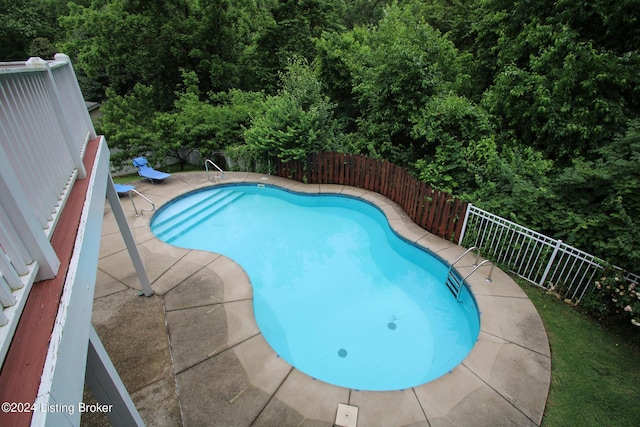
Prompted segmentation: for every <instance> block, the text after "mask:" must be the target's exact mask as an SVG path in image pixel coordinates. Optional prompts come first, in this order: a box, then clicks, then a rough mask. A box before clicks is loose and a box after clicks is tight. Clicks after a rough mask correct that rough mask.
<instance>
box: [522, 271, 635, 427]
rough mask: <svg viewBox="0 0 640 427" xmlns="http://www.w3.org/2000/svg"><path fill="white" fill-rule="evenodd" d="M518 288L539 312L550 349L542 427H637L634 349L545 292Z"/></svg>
mask: <svg viewBox="0 0 640 427" xmlns="http://www.w3.org/2000/svg"><path fill="white" fill-rule="evenodd" d="M521 286H522V287H523V289H524V290H525V292H526V293H527V295H529V298H530V299H531V301H532V302H533V304H534V305H535V306H536V308H537V309H538V313H540V316H541V317H542V321H543V322H544V325H545V327H546V329H547V333H548V336H549V343H550V345H551V369H552V372H551V388H550V390H549V399H548V401H547V407H546V409H545V415H544V419H543V422H542V425H543V426H547V427H556V426H571V427H573V426H629V427H631V426H640V352H639V351H638V349H636V348H633V347H632V346H631V345H629V344H627V343H626V342H625V341H624V340H623V339H622V338H620V337H618V336H617V335H615V334H613V333H612V332H609V331H607V330H606V329H604V328H602V327H601V326H599V325H597V324H596V323H595V322H594V321H593V320H591V319H590V318H589V317H587V316H585V315H584V314H582V313H580V312H578V311H577V310H575V309H574V308H572V307H570V306H568V305H567V304H565V303H564V302H562V301H561V300H559V299H557V298H556V297H555V296H553V295H548V294H546V292H545V291H544V290H541V289H539V288H536V287H534V286H531V285H528V284H521ZM637 333H639V334H640V328H639V329H638V331H637Z"/></svg>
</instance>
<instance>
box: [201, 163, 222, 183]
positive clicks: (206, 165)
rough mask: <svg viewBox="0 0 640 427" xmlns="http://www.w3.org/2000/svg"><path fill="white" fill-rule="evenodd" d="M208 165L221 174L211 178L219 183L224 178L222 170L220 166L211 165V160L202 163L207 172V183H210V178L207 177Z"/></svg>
mask: <svg viewBox="0 0 640 427" xmlns="http://www.w3.org/2000/svg"><path fill="white" fill-rule="evenodd" d="M209 163H211V165H212V166H213V167H214V168H216V169H218V171H219V172H220V173H221V174H222V175H214V176H213V178H214V179H217V180H218V181H220V180H221V179H222V178H224V171H223V170H222V168H220V166H218V165H216V164H215V163H213V161H212V160H211V159H207V160H205V161H204V168H205V169H206V170H207V179H208V180H209V181H212V180H211V178H210V177H209Z"/></svg>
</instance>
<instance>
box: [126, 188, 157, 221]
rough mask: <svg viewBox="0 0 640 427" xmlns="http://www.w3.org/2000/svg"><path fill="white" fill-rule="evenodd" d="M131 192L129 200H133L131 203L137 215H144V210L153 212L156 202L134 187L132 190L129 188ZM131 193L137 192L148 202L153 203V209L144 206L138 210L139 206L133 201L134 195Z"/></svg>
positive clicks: (129, 192)
mask: <svg viewBox="0 0 640 427" xmlns="http://www.w3.org/2000/svg"><path fill="white" fill-rule="evenodd" d="M127 193H128V194H129V200H131V205H132V206H133V211H134V212H135V213H136V216H144V212H145V211H147V212H153V211H155V210H156V204H155V203H153V202H152V201H151V200H150V199H149V198H148V197H145V195H144V194H142V193H140V192H139V191H137V190H136V189H134V188H132V189H131V190H129V191H128V192H127ZM131 193H136V194H137V195H138V196H140V197H142V198H143V199H145V200H146V201H147V202H149V203H150V204H151V209H149V208H142V209H140V211H139V212H138V208H136V204H135V203H134V202H133V195H132V194H131Z"/></svg>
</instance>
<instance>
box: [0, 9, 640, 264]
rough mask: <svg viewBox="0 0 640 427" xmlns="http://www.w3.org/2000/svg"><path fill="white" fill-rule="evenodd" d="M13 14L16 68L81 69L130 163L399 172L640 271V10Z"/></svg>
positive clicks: (106, 128) (8, 46) (5, 18)
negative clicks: (148, 159) (142, 157)
mask: <svg viewBox="0 0 640 427" xmlns="http://www.w3.org/2000/svg"><path fill="white" fill-rule="evenodd" d="M0 2H2V4H3V6H2V8H3V10H6V11H7V12H6V13H5V14H3V15H1V16H0V19H1V20H2V24H3V25H0V40H2V41H3V43H2V48H1V49H0V58H1V59H5V60H13V59H18V58H21V57H25V56H27V55H31V54H39V55H43V56H49V55H50V54H51V52H52V45H54V46H55V47H56V48H57V49H59V50H60V51H64V52H65V53H67V54H69V55H70V56H71V57H72V59H73V60H74V65H75V68H76V71H77V73H78V75H79V78H80V80H81V84H82V86H83V90H84V93H85V95H86V96H87V97H89V98H91V99H92V100H96V101H101V102H102V103H103V108H102V109H103V112H104V117H103V121H102V125H101V131H102V132H104V133H105V135H106V136H107V139H108V141H109V143H110V145H111V146H113V147H115V148H119V149H120V151H118V153H117V154H116V155H114V160H115V161H116V163H117V162H126V161H128V160H129V159H130V158H131V157H133V156H136V155H139V154H147V155H150V156H153V157H155V160H157V161H162V160H163V159H164V158H166V156H173V157H177V158H179V159H181V160H182V161H186V160H187V159H188V158H189V155H190V153H192V152H194V151H198V152H200V153H202V154H203V155H205V156H206V155H209V154H210V153H212V152H213V151H215V150H221V149H224V150H226V151H227V153H229V154H232V155H234V156H236V157H238V158H242V159H244V161H245V163H244V164H245V165H248V164H249V163H251V164H254V165H255V164H256V162H258V163H259V162H260V161H261V160H260V159H264V158H265V156H279V157H281V158H283V159H290V158H301V157H303V156H305V155H306V154H307V153H309V152H312V151H316V150H343V151H350V152H355V153H362V154H367V155H370V156H375V157H383V158H387V159H389V160H390V161H393V162H394V163H397V164H399V165H402V166H404V167H407V168H409V170H410V171H411V172H412V173H414V174H415V176H417V177H419V178H420V179H422V180H424V181H426V182H428V183H429V184H432V185H434V186H436V187H439V188H442V189H446V190H448V191H451V192H453V193H455V194H457V195H460V196H462V197H464V198H465V199H467V200H469V201H471V202H473V203H474V204H476V205H479V206H480V207H482V208H485V209H488V210H490V211H492V212H494V213H496V214H499V215H501V216H504V217H507V218H509V219H512V220H514V221H517V222H519V223H521V224H523V225H526V226H529V227H532V228H535V229H538V230H540V231H543V232H546V233H549V234H552V235H554V236H555V237H558V238H562V239H563V240H564V241H565V242H567V243H569V244H573V245H575V246H578V247H579V248H581V249H583V250H585V251H588V252H591V253H594V254H596V255H598V256H600V257H602V258H604V259H606V260H608V261H610V262H612V263H613V264H617V265H620V266H621V267H623V268H626V269H629V270H632V271H634V270H635V271H636V272H638V270H639V268H638V267H637V266H638V265H640V249H638V242H639V241H640V231H639V228H638V226H637V222H638V221H639V220H638V218H639V214H640V192H639V191H638V190H639V187H640V155H639V154H638V153H639V150H640V91H639V90H638V87H640V85H639V83H640V74H639V73H638V70H639V69H640V26H638V25H637V22H638V19H640V3H639V2H637V1H633V0H619V1H611V0H594V1H591V2H587V3H584V2H582V3H580V2H578V3H576V2H571V1H568V0H561V1H551V0H541V1H537V2H531V1H522V0H516V1H505V0H429V1H418V0H405V1H392V0H381V1H370V0H354V1H348V2H347V1H342V0H212V1H196V0H153V1H151V2H142V1H132V0H104V1H90V0H83V1H79V0H76V2H75V3H68V4H67V3H66V1H64V2H63V1H62V0H46V1H42V0H38V1H36V0H20V1H17V2H16V1H13V2H7V1H4V0H0ZM247 161H249V163H247Z"/></svg>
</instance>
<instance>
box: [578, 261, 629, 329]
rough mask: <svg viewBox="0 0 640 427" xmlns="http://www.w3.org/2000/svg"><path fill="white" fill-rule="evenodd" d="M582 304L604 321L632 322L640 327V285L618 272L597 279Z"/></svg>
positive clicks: (616, 323)
mask: <svg viewBox="0 0 640 427" xmlns="http://www.w3.org/2000/svg"><path fill="white" fill-rule="evenodd" d="M581 305H582V307H583V308H584V309H585V310H586V311H587V313H589V314H591V315H592V316H594V317H596V318H597V319H598V320H600V321H602V322H604V323H607V324H615V325H620V326H628V325H629V323H631V324H632V325H634V326H637V327H640V286H638V285H636V284H635V283H629V282H627V281H626V280H625V279H623V278H622V277H620V275H618V274H615V273H614V274H611V275H607V276H604V277H602V278H600V280H597V281H596V282H595V286H592V287H591V289H590V290H589V292H588V293H587V294H586V295H585V296H584V297H583V299H582V302H581Z"/></svg>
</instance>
